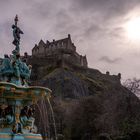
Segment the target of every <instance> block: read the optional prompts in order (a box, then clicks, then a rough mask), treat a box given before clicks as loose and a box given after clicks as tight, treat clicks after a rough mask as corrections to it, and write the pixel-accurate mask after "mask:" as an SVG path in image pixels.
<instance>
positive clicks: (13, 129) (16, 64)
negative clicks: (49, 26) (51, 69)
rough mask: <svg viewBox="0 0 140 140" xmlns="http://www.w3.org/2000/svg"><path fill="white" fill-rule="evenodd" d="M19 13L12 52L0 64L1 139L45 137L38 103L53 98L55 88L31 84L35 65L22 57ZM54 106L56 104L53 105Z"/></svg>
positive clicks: (37, 138) (21, 32)
mask: <svg viewBox="0 0 140 140" xmlns="http://www.w3.org/2000/svg"><path fill="white" fill-rule="evenodd" d="M17 23H18V16H17V15H16V17H15V23H14V24H13V25H12V30H13V37H14V40H13V42H12V43H13V44H14V45H15V49H14V50H13V51H12V55H11V56H10V57H9V56H8V55H5V56H4V59H3V61H2V65H1V67H0V77H1V79H0V140H42V136H41V135H40V134H37V127H36V126H35V124H34V122H35V118H34V117H33V114H34V111H35V109H34V105H35V104H37V101H38V100H40V99H42V98H43V99H46V100H47V101H49V98H50V95H51V90H50V89H48V88H45V87H40V86H28V83H29V79H30V75H31V68H32V67H31V66H30V65H29V66H28V65H27V64H26V60H24V59H23V60H22V59H21V57H20V35H21V34H23V31H22V30H21V29H20V28H19V27H18V24H17ZM51 110H52V108H51Z"/></svg>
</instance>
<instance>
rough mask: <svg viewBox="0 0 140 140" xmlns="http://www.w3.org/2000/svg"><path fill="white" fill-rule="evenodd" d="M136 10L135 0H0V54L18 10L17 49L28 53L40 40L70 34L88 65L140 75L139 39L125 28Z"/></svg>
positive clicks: (137, 0)
mask: <svg viewBox="0 0 140 140" xmlns="http://www.w3.org/2000/svg"><path fill="white" fill-rule="evenodd" d="M139 9H140V0H0V56H1V57H2V56H3V55H4V54H5V53H8V54H10V52H11V51H12V50H13V49H14V46H13V45H12V43H11V42H12V40H13V37H12V29H11V25H12V24H13V19H14V17H15V15H16V14H18V15H19V20H20V21H19V26H20V27H21V29H22V30H23V31H24V35H23V36H22V38H21V51H22V53H23V52H25V51H28V52H29V54H31V49H32V48H33V47H34V44H36V43H38V42H39V40H40V39H43V40H44V41H45V42H46V40H50V41H51V40H53V39H56V40H57V39H61V38H65V37H67V34H71V38H72V40H73V42H74V43H75V45H76V46H77V51H78V53H80V54H82V55H85V54H86V55H87V59H88V63H89V67H91V68H95V69H99V70H100V71H101V72H103V73H105V72H106V71H110V74H118V73H119V72H120V73H122V77H123V79H125V78H133V77H137V78H140V41H138V40H137V41H136V42H135V41H132V40H131V39H130V38H128V37H127V35H126V30H125V28H124V25H125V24H126V23H127V22H128V21H129V20H131V18H132V16H140V10H139ZM139 40H140V39H139Z"/></svg>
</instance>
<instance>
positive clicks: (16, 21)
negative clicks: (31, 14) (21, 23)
mask: <svg viewBox="0 0 140 140" xmlns="http://www.w3.org/2000/svg"><path fill="white" fill-rule="evenodd" d="M17 23H18V15H16V16H15V25H16V26H17Z"/></svg>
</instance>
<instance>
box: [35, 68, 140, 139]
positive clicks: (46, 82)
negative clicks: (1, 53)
mask: <svg viewBox="0 0 140 140" xmlns="http://www.w3.org/2000/svg"><path fill="white" fill-rule="evenodd" d="M36 74H37V75H40V76H39V77H38V78H37V79H36V80H34V81H33V82H32V83H33V84H39V85H41V86H46V87H48V88H50V89H52V91H53V96H52V101H53V102H54V111H55V118H56V122H57V131H58V133H59V134H63V136H64V137H63V138H64V139H65V140H98V139H114V140H127V139H128V140H129V139H130V140H131V139H132V140H139V139H140V137H139V136H140V109H139V108H140V100H139V99H138V98H137V97H136V96H135V95H134V94H133V93H131V92H130V91H129V90H127V89H126V88H124V87H123V86H122V85H121V83H120V77H119V76H111V75H106V74H102V73H101V72H99V71H98V70H94V69H88V68H82V67H81V68H80V67H75V68H74V69H68V68H49V69H48V68H45V67H39V68H37V70H36Z"/></svg>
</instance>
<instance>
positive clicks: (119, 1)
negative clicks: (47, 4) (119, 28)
mask: <svg viewBox="0 0 140 140" xmlns="http://www.w3.org/2000/svg"><path fill="white" fill-rule="evenodd" d="M138 5H140V1H139V0H133V1H132V0H76V1H75V0H73V6H74V7H75V8H78V9H79V10H80V11H81V10H89V11H93V12H99V13H101V14H103V16H105V17H113V16H118V15H120V14H125V13H126V12H128V11H129V10H130V9H132V8H134V7H135V6H138Z"/></svg>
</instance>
